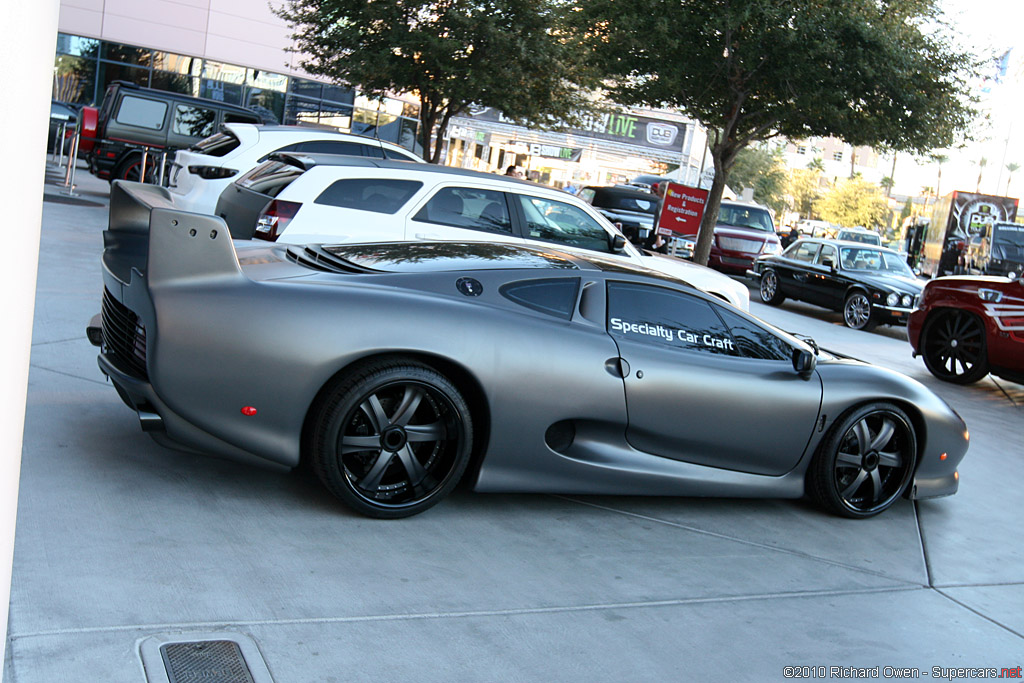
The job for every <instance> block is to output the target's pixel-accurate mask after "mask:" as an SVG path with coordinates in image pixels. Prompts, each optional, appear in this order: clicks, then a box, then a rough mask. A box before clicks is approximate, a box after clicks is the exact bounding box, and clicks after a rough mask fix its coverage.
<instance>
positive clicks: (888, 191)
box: [878, 176, 896, 197]
mask: <svg viewBox="0 0 1024 683" xmlns="http://www.w3.org/2000/svg"><path fill="white" fill-rule="evenodd" d="M878 184H879V185H881V186H882V187H884V188H885V196H886V197H889V196H891V195H892V186H893V185H895V184H896V181H895V180H893V179H892V176H885V177H884V178H882V179H881V180H879V181H878Z"/></svg>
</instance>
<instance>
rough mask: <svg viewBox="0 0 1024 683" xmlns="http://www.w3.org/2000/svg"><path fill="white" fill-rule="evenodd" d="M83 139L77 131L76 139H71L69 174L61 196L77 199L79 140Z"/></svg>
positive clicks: (66, 176)
mask: <svg viewBox="0 0 1024 683" xmlns="http://www.w3.org/2000/svg"><path fill="white" fill-rule="evenodd" d="M79 137H81V133H80V132H79V131H75V137H73V138H72V139H71V154H69V155H68V172H67V174H66V175H65V176H64V189H63V190H61V191H60V192H61V194H65V195H68V196H69V197H77V196H78V194H76V193H75V166H77V165H78V138H79Z"/></svg>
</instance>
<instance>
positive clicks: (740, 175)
mask: <svg viewBox="0 0 1024 683" xmlns="http://www.w3.org/2000/svg"><path fill="white" fill-rule="evenodd" d="M729 177H730V179H731V183H732V187H733V189H735V190H736V191H737V192H739V191H742V190H743V189H744V188H748V187H750V188H753V190H754V200H755V201H757V202H758V203H760V204H765V205H767V206H770V207H771V208H773V209H774V210H775V211H782V210H784V209H785V208H786V206H787V203H788V202H787V200H786V184H787V180H788V178H787V176H786V167H785V164H784V162H783V160H782V152H781V151H780V150H775V151H769V150H767V149H765V148H764V147H747V148H746V149H744V150H742V151H740V153H739V154H737V155H736V163H735V164H734V165H733V167H732V173H730V175H729Z"/></svg>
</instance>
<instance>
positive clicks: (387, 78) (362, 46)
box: [276, 0, 588, 163]
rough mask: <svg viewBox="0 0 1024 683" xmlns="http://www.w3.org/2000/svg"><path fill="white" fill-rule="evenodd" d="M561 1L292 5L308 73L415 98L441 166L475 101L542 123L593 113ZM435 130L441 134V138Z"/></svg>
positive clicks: (289, 12)
mask: <svg viewBox="0 0 1024 683" xmlns="http://www.w3.org/2000/svg"><path fill="white" fill-rule="evenodd" d="M563 9H564V4H563V3H561V2H558V1H557V0H482V1H470V0H446V1H445V2H440V3H438V2H422V1H415V0H414V1H406V0H375V1H374V2H365V1H364V0H286V2H285V4H284V5H283V6H282V7H281V8H279V9H278V10H276V12H277V14H278V16H280V17H282V18H283V19H285V20H286V21H288V23H289V24H290V25H291V27H292V29H293V30H294V31H295V32H294V34H293V35H292V37H293V39H294V40H295V44H296V46H297V51H299V52H303V53H305V54H306V55H308V56H307V57H306V58H304V59H303V60H302V62H301V64H302V67H303V68H304V69H305V70H306V71H308V72H309V73H312V74H316V75H319V76H325V77H327V78H330V79H332V80H334V81H336V82H341V83H346V84H349V85H353V86H357V87H358V88H360V89H361V90H363V91H364V92H367V93H370V94H375V95H383V94H385V93H387V92H409V93H416V94H418V95H419V98H420V124H421V125H420V138H421V141H422V143H423V148H424V154H425V156H426V157H427V158H428V160H429V161H433V162H435V163H437V162H438V161H439V160H440V151H441V144H440V143H441V141H442V140H443V138H444V134H445V129H446V128H447V125H448V121H449V120H450V119H451V117H453V116H456V115H458V114H459V113H460V112H463V111H465V110H466V108H467V107H468V106H469V105H470V104H476V105H481V106H490V107H496V108H498V109H500V110H501V111H502V112H503V113H504V114H505V115H506V116H508V117H510V118H512V119H515V120H517V121H520V122H524V123H532V124H535V125H541V126H542V125H546V124H551V123H553V122H554V121H557V120H561V119H568V120H570V121H571V120H572V117H573V116H574V115H575V113H576V112H579V111H581V110H583V109H585V108H586V100H585V99H584V98H583V94H582V91H581V90H580V89H579V88H578V86H577V84H579V83H581V82H584V81H587V80H588V77H587V75H586V74H587V71H586V70H585V69H584V67H583V60H584V58H585V57H586V53H585V52H584V51H582V50H581V49H579V47H578V46H575V45H573V44H571V43H570V42H569V41H567V40H566V34H565V32H564V30H563V29H562V28H561V24H562V15H561V14H560V12H561V11H562V10H563ZM435 131H436V133H437V137H436V138H435V139H433V143H434V144H433V145H432V144H431V142H432V138H431V136H432V134H433V133H434V132H435Z"/></svg>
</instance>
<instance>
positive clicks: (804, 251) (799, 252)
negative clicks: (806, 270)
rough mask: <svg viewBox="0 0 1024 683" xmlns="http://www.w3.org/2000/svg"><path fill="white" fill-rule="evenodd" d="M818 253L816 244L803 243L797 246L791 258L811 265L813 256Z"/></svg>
mask: <svg viewBox="0 0 1024 683" xmlns="http://www.w3.org/2000/svg"><path fill="white" fill-rule="evenodd" d="M816 253H818V244H817V243H816V242H804V243H802V244H799V245H798V246H797V248H796V251H794V252H793V254H792V257H793V259H794V260H797V261H803V262H804V263H812V262H813V261H814V255H815V254H816Z"/></svg>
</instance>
